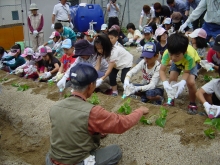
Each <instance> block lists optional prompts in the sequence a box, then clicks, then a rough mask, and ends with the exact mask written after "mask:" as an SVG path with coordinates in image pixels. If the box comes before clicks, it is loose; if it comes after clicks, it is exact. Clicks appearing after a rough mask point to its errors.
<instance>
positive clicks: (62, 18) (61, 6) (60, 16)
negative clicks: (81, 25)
mask: <svg viewBox="0 0 220 165" xmlns="http://www.w3.org/2000/svg"><path fill="white" fill-rule="evenodd" d="M66 2H67V0H60V2H59V3H58V4H56V5H55V6H54V8H53V15H52V25H51V29H54V24H55V19H56V21H57V22H60V23H62V25H63V26H66V27H70V28H71V29H73V24H72V23H71V17H70V8H69V5H68V4H67V3H66Z"/></svg>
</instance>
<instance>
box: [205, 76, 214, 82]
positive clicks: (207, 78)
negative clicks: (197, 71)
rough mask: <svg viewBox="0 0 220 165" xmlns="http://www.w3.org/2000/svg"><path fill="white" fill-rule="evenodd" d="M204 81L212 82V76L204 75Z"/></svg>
mask: <svg viewBox="0 0 220 165" xmlns="http://www.w3.org/2000/svg"><path fill="white" fill-rule="evenodd" d="M204 80H205V81H206V82H209V81H210V80H212V76H208V75H204Z"/></svg>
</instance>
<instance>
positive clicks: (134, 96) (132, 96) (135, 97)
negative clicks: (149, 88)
mask: <svg viewBox="0 0 220 165" xmlns="http://www.w3.org/2000/svg"><path fill="white" fill-rule="evenodd" d="M129 97H131V98H133V99H137V98H138V96H137V95H134V94H131V95H130V96H129Z"/></svg>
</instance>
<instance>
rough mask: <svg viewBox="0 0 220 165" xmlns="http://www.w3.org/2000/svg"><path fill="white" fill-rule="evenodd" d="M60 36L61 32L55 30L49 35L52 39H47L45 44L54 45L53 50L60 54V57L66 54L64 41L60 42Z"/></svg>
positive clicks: (55, 53) (57, 54)
mask: <svg viewBox="0 0 220 165" xmlns="http://www.w3.org/2000/svg"><path fill="white" fill-rule="evenodd" d="M60 37H61V36H60V33H58V32H57V31H54V32H52V34H51V36H50V37H49V38H50V39H51V40H49V41H47V42H46V43H45V44H44V45H43V46H47V45H53V47H52V51H53V52H54V56H59V57H61V56H62V55H63V54H64V52H63V49H62V48H61V44H62V42H59V40H60Z"/></svg>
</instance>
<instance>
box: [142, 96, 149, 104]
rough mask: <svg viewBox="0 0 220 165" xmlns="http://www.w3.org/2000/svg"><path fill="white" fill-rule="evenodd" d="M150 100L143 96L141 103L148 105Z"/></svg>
mask: <svg viewBox="0 0 220 165" xmlns="http://www.w3.org/2000/svg"><path fill="white" fill-rule="evenodd" d="M148 101H149V100H148V99H147V98H146V96H141V102H143V103H147V102H148Z"/></svg>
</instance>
